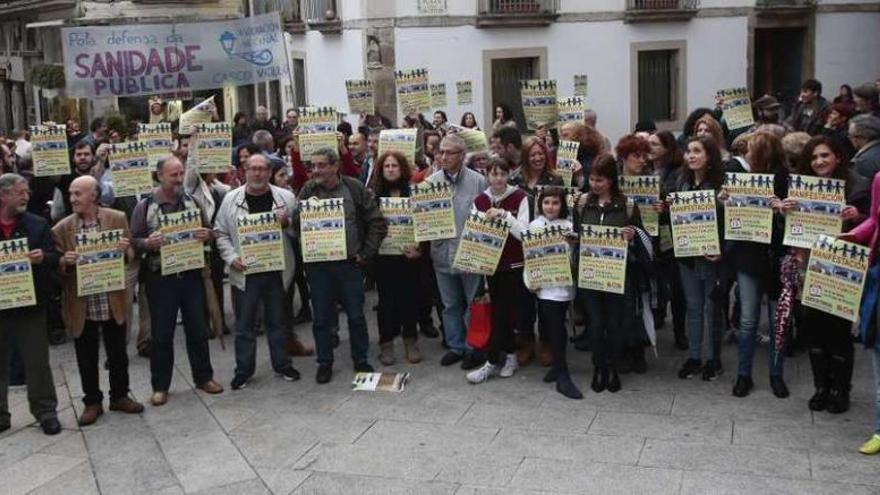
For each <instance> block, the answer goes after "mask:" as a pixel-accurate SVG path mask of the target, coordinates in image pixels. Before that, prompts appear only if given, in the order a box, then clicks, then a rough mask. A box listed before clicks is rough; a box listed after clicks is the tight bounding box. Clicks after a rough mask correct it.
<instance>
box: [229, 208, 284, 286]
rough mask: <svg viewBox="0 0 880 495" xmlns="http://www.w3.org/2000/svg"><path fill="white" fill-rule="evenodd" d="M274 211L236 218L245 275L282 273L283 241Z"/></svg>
mask: <svg viewBox="0 0 880 495" xmlns="http://www.w3.org/2000/svg"><path fill="white" fill-rule="evenodd" d="M282 235H283V234H282V232H281V225H280V224H279V223H278V219H277V218H276V217H275V212H274V211H267V212H263V213H254V214H252V215H244V216H241V217H239V218H238V240H239V242H240V244H241V253H240V254H241V261H242V263H243V264H244V266H245V267H246V270H245V274H246V275H252V274H255V273H264V272H279V271H284V241H283V240H282V238H281V236H282Z"/></svg>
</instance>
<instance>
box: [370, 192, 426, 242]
mask: <svg viewBox="0 0 880 495" xmlns="http://www.w3.org/2000/svg"><path fill="white" fill-rule="evenodd" d="M379 210H380V211H381V212H382V216H383V217H385V222H386V223H387V224H388V235H386V236H385V238H384V239H382V244H380V245H379V254H387V255H401V254H403V252H404V250H405V249H406V248H407V247H413V246H417V244H416V236H415V229H414V228H413V217H412V205H411V203H410V199H409V198H392V197H382V198H379Z"/></svg>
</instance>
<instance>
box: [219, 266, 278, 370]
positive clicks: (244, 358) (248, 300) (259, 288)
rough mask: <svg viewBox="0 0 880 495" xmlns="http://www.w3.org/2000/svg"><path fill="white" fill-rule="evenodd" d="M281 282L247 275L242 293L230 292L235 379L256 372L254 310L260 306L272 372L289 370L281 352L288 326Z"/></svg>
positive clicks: (267, 275)
mask: <svg viewBox="0 0 880 495" xmlns="http://www.w3.org/2000/svg"><path fill="white" fill-rule="evenodd" d="M286 294H287V293H286V291H285V290H284V281H283V280H282V279H281V273H279V272H269V273H256V274H254V275H247V277H246V279H245V285H244V290H243V291H241V290H239V289H237V288H235V287H233V288H232V297H233V298H234V299H235V375H236V376H243V377H245V378H250V377H251V376H253V374H254V369H255V368H256V356H257V328H256V327H257V325H256V320H257V309H258V308H259V306H260V303H263V321H264V322H265V323H266V342H267V343H268V344H269V356H270V358H271V360H272V369H273V370H275V371H277V372H281V371H283V370H285V369H287V368H290V366H291V365H290V357H288V356H287V350H286V348H285V346H286V344H287V336H288V330H287V328H288V325H287V323H288V322H287V319H286V318H285V314H284V310H285V307H284V298H285V297H286Z"/></svg>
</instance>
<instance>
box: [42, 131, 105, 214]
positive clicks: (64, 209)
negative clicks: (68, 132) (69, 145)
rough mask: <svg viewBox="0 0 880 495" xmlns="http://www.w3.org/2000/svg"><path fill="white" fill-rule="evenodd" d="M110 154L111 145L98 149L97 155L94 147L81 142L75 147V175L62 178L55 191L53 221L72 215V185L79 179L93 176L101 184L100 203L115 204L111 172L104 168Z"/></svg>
mask: <svg viewBox="0 0 880 495" xmlns="http://www.w3.org/2000/svg"><path fill="white" fill-rule="evenodd" d="M108 153H109V145H106V144H102V145H100V146H99V147H98V152H97V155H99V157H96V152H95V150H94V148H92V146H91V145H90V144H89V143H87V142H85V141H80V142H78V143H76V145H74V147H73V173H71V174H67V175H65V176H63V177H61V180H60V181H59V182H58V186H57V187H56V189H55V195H54V198H53V201H52V219H53V220H56V221H57V220H61V219H62V218H64V217H65V216H67V215H68V214H70V212H71V211H72V210H71V207H70V184H71V183H72V182H73V180H74V179H76V178H77V177H82V176H84V175H91V176H92V177H94V178H95V179H97V180H98V182H99V183H100V184H101V198H99V199H100V202H101V204H103V205H109V204H111V203H112V202H113V186H112V182H111V180H110V171H109V169H108V168H106V167H105V166H104V161H105V160H106V159H107V155H108Z"/></svg>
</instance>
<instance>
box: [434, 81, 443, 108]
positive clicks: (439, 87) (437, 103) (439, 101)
mask: <svg viewBox="0 0 880 495" xmlns="http://www.w3.org/2000/svg"><path fill="white" fill-rule="evenodd" d="M431 106H432V107H434V108H444V107H446V83H437V84H432V85H431Z"/></svg>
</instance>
